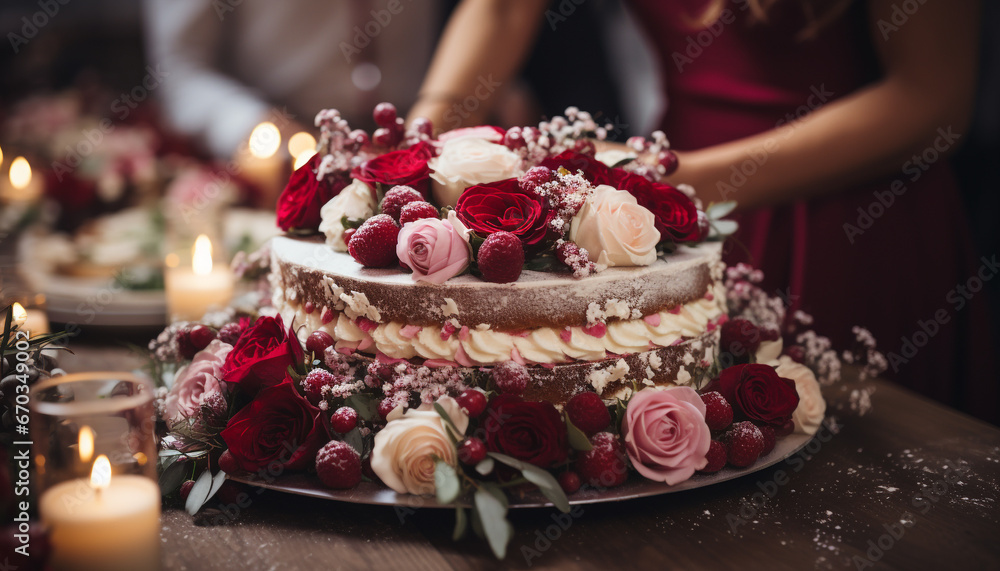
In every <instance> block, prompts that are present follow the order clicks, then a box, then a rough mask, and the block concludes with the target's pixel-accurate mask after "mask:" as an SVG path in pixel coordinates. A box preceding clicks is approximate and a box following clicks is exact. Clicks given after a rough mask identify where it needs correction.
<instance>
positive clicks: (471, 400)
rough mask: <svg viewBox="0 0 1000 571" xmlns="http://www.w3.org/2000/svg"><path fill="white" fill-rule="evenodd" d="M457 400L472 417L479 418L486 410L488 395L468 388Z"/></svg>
mask: <svg viewBox="0 0 1000 571" xmlns="http://www.w3.org/2000/svg"><path fill="white" fill-rule="evenodd" d="M455 401H456V402H458V406H460V407H462V408H464V409H465V413H466V414H468V415H469V417H470V418H478V417H479V415H481V414H483V411H485V410H486V395H484V394H483V392H482V391H477V390H476V389H466V390H465V392H463V393H462V394H460V395H458V398H456V399H455Z"/></svg>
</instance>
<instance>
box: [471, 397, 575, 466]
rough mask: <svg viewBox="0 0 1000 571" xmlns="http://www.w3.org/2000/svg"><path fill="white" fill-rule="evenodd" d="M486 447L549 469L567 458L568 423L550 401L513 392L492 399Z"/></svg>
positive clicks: (487, 421)
mask: <svg viewBox="0 0 1000 571" xmlns="http://www.w3.org/2000/svg"><path fill="white" fill-rule="evenodd" d="M483 428H484V429H485V431H486V449H487V450H489V451H490V452H499V453H501V454H506V455H508V456H512V457H514V458H517V459H518V460H523V461H525V462H529V463H531V464H534V465H536V466H541V467H542V468H548V467H549V466H552V465H554V464H558V463H559V462H563V461H565V460H566V457H567V456H568V455H569V438H568V436H567V435H566V424H565V423H563V419H562V416H561V415H560V414H559V411H557V410H556V407H554V406H552V403H550V402H530V401H525V400H523V399H522V398H521V397H518V396H513V395H506V394H505V395H500V396H497V397H495V398H494V399H493V400H492V401H490V405H489V409H488V410H487V413H486V421H485V422H484V423H483Z"/></svg>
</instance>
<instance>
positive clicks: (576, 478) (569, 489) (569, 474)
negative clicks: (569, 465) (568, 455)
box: [559, 470, 580, 495]
mask: <svg viewBox="0 0 1000 571" xmlns="http://www.w3.org/2000/svg"><path fill="white" fill-rule="evenodd" d="M559 487H560V488H562V489H563V491H564V492H566V495H570V494H575V493H576V492H577V490H579V489H580V475H579V474H577V473H576V472H573V471H572V470H569V471H566V472H563V473H562V474H559Z"/></svg>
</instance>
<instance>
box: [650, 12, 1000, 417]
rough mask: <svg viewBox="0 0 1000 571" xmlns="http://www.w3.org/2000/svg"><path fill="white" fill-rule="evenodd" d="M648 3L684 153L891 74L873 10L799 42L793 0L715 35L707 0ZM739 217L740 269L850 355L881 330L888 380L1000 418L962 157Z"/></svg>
mask: <svg viewBox="0 0 1000 571" xmlns="http://www.w3.org/2000/svg"><path fill="white" fill-rule="evenodd" d="M632 4H633V8H634V11H635V12H636V15H637V16H638V19H639V21H640V22H641V23H642V25H643V26H644V27H645V28H646V31H647V32H648V36H649V38H650V40H651V41H652V43H653V45H654V49H655V51H656V52H657V55H658V59H659V62H660V66H661V70H662V72H661V73H662V76H663V78H664V81H665V84H666V86H665V89H666V94H667V101H668V104H667V111H666V114H665V116H664V118H663V121H662V125H661V127H662V129H663V131H664V132H665V133H666V135H667V138H668V139H669V140H670V142H671V145H672V146H673V147H674V148H676V149H678V150H694V149H700V148H703V147H708V146H712V145H716V144H720V143H725V142H728V141H732V140H734V139H739V138H743V137H747V136H750V135H754V134H757V133H760V132H763V131H767V130H770V129H773V128H775V127H776V126H778V125H780V124H782V123H786V122H788V121H789V120H790V119H793V118H794V117H795V116H796V115H801V114H803V113H807V112H808V111H810V110H814V109H817V108H819V107H821V106H822V105H824V104H826V103H828V102H830V101H833V100H835V99H837V98H838V97H843V96H845V95H848V94H850V93H852V92H854V91H855V90H857V89H858V88H860V87H862V86H864V85H865V84H867V83H870V82H872V81H873V80H875V79H877V78H878V77H879V68H878V59H877V57H876V53H875V51H874V48H873V47H872V44H871V39H870V36H869V31H868V27H867V22H866V19H867V16H866V13H865V8H866V7H865V3H864V2H855V3H854V4H853V7H852V8H850V9H849V10H848V11H847V12H845V13H844V14H843V15H842V16H841V17H840V18H839V19H838V20H837V21H836V22H833V23H832V24H830V25H828V26H827V27H825V28H823V29H822V30H821V32H820V34H819V35H818V37H817V38H816V39H813V40H796V38H795V36H796V34H797V33H798V32H799V31H800V30H802V29H803V26H804V23H805V20H804V19H803V18H802V16H801V8H800V3H799V2H793V1H787V0H786V1H782V2H778V5H777V6H776V9H775V10H773V11H772V12H770V13H769V19H768V23H767V24H756V25H750V24H749V23H748V22H749V12H748V11H745V10H743V11H741V10H740V6H745V2H726V4H725V11H724V12H723V15H722V17H721V18H720V20H719V21H718V22H717V23H716V24H715V25H714V26H712V27H711V28H709V29H707V30H706V29H699V28H697V27H692V26H688V25H685V22H691V21H693V18H692V16H696V15H698V14H700V13H701V11H702V10H703V9H704V6H705V4H706V1H705V0H672V1H665V0H633V1H632ZM942 133H944V134H946V135H947V133H948V130H947V129H944V130H942ZM949 138H950V139H954V136H947V137H944V136H943V138H942V139H943V140H942V143H941V145H940V146H941V147H942V148H943V147H944V146H945V145H946V144H951V145H954V144H957V143H956V142H955V141H954V140H952V141H951V142H950V143H946V142H944V141H945V140H946V139H949ZM958 140H959V141H961V138H960V136H959V137H958ZM934 154H935V153H934V152H928V153H927V157H926V158H927V159H932V158H933V156H934ZM939 159H940V158H939ZM924 167H928V168H926V170H924ZM744 168H745V169H746V172H752V171H753V167H752V165H749V164H747V165H744ZM751 176H752V175H751ZM897 180H898V181H900V184H902V185H903V186H904V187H905V191H904V190H902V188H901V187H900V186H898V185H897V186H896V190H897V193H898V194H893V193H892V192H891V190H890V189H891V188H892V186H891V185H892V184H893V183H894V181H897ZM739 181H740V177H739V175H736V174H735V173H734V177H733V178H732V179H731V180H729V181H727V182H729V183H730V184H732V185H733V187H732V188H735V189H736V191H735V192H736V193H738V192H739V191H738V185H739ZM876 192H877V193H878V194H876ZM734 196H735V194H734ZM879 196H881V197H882V201H883V202H882V203H880V202H879V198H878V197H879ZM890 197H892V200H891V201H890ZM886 204H888V206H885V205H886ZM859 208H860V209H861V212H859ZM862 213H867V214H862ZM869 216H870V218H869ZM738 220H739V223H740V230H739V232H738V234H737V235H736V238H737V239H738V240H739V241H741V242H742V243H743V244H744V245H745V246H746V249H745V250H744V249H743V248H740V247H734V244H733V241H732V240H730V242H729V243H727V254H726V256H727V262H729V263H735V262H739V261H749V262H751V263H752V264H753V265H755V266H756V267H759V268H761V269H762V270H764V273H765V276H766V283H765V285H766V287H767V288H768V291H770V292H772V293H774V292H786V291H787V292H788V293H789V294H790V296H789V299H791V300H793V302H794V304H795V307H796V308H800V309H802V310H804V311H806V312H807V313H810V314H812V315H813V316H814V318H815V329H816V330H817V332H819V333H820V334H822V335H826V336H828V337H830V338H831V339H832V340H833V341H834V343H835V346H837V347H841V348H847V347H850V346H851V342H852V340H853V336H852V334H851V327H852V326H853V325H862V326H865V327H867V328H868V329H870V330H871V331H872V333H873V334H874V335H875V338H876V339H877V340H878V343H879V348H880V349H881V350H882V351H883V352H885V353H886V354H887V356H888V357H889V358H890V362H891V365H890V367H889V370H888V371H887V372H886V374H887V376H889V377H890V378H893V379H895V380H897V381H898V382H900V383H902V384H904V385H906V386H908V387H911V388H913V389H915V390H917V391H919V392H921V393H923V394H925V395H927V396H929V397H931V398H934V399H935V400H937V401H939V402H943V403H946V404H949V405H952V406H956V407H958V408H961V409H963V410H966V411H968V412H970V413H972V414H974V415H976V416H979V417H981V418H985V419H988V420H991V421H993V422H998V420H1000V396H998V395H1000V391H998V390H997V385H998V378H997V372H996V369H995V367H994V355H993V354H992V351H993V350H994V347H993V345H992V343H991V341H990V339H989V332H988V331H989V329H988V324H987V322H986V319H987V318H988V313H987V311H986V293H985V292H982V291H979V292H978V293H974V292H972V291H971V290H972V289H977V288H976V283H977V282H976V277H977V272H979V270H980V268H986V269H984V270H983V271H984V275H990V274H991V273H992V274H995V273H997V272H998V271H1000V270H998V269H997V268H995V267H993V266H992V262H990V261H989V259H987V260H986V262H989V263H985V262H984V261H981V260H979V259H977V258H978V256H977V255H976V254H975V253H974V248H973V246H972V242H971V238H970V233H969V231H968V228H967V223H966V215H965V213H964V211H963V209H962V205H961V203H960V197H959V192H958V187H957V184H956V180H955V177H954V176H953V173H952V170H951V167H950V165H949V164H948V162H947V161H946V160H943V159H940V160H936V161H932V164H930V165H927V164H926V163H922V164H917V163H911V164H906V165H901V167H900V170H899V172H896V173H894V174H893V175H890V176H887V177H884V178H881V179H878V180H872V181H870V182H869V183H867V184H864V185H860V186H858V187H854V188H844V189H841V190H839V191H837V192H833V193H830V194H827V195H824V196H823V197H821V198H818V199H812V200H809V201H800V202H796V203H793V204H788V205H783V206H779V207H773V208H761V209H758V210H754V211H750V212H747V213H745V214H743V215H741V216H740V217H739V219H738ZM845 225H850V226H853V228H851V227H849V226H845ZM748 255H749V258H748ZM970 279H972V280H973V281H972V282H971V283H969V280H970ZM979 285H980V286H981V283H980V284H979ZM959 287H963V288H965V289H964V290H959V289H957V288H959ZM786 288H787V289H786ZM963 292H964V293H963Z"/></svg>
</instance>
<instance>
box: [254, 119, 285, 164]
mask: <svg viewBox="0 0 1000 571" xmlns="http://www.w3.org/2000/svg"><path fill="white" fill-rule="evenodd" d="M279 147H281V132H280V131H278V128H277V127H275V126H274V123H271V122H269V121H265V122H263V123H261V124H260V125H257V126H256V127H254V128H253V131H252V132H251V133H250V154H252V155H253V156H255V157H257V158H258V159H266V158H268V157H270V156H271V155H273V154H274V153H276V152H278V148H279Z"/></svg>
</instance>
